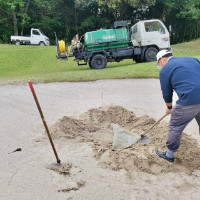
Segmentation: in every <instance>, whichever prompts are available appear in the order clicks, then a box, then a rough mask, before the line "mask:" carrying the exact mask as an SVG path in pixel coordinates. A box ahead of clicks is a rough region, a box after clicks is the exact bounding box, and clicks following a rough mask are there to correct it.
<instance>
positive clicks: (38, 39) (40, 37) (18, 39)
mask: <svg viewBox="0 0 200 200" xmlns="http://www.w3.org/2000/svg"><path fill="white" fill-rule="evenodd" d="M10 38H11V42H14V43H15V44H16V45H21V44H34V45H40V46H45V45H49V44H50V43H49V38H48V37H47V36H46V35H45V34H44V33H43V32H42V31H41V30H39V29H34V28H32V29H31V36H29V37H25V36H11V37H10Z"/></svg>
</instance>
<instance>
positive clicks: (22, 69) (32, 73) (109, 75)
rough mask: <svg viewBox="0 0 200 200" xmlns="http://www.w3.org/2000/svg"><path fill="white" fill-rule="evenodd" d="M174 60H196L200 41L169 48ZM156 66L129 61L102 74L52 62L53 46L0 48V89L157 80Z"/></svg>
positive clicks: (113, 64)
mask: <svg viewBox="0 0 200 200" xmlns="http://www.w3.org/2000/svg"><path fill="white" fill-rule="evenodd" d="M172 50H173V53H174V56H178V57H179V56H193V57H196V58H198V59H200V40H196V41H191V42H188V43H182V44H178V45H172ZM155 65H156V62H151V63H140V64H136V63H135V62H133V61H132V60H131V59H127V60H124V61H122V62H120V63H116V62H113V63H108V65H107V67H106V68H105V69H103V70H92V69H90V68H89V66H88V65H83V66H78V65H77V63H76V62H75V61H73V58H70V59H69V60H68V61H66V60H58V59H56V47H55V46H47V47H40V46H29V45H26V46H16V45H0V85H3V84H15V83H25V82H27V80H29V79H31V80H32V81H33V82H34V83H38V82H56V81H59V82H61V81H93V80H100V79H121V78H158V76H159V72H158V70H157V69H156V68H155Z"/></svg>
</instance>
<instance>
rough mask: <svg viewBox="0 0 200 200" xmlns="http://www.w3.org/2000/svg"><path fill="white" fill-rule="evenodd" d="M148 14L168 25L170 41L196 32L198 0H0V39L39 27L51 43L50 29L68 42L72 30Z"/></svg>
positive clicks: (199, 23)
mask: <svg viewBox="0 0 200 200" xmlns="http://www.w3.org/2000/svg"><path fill="white" fill-rule="evenodd" d="M152 18H156V19H157V18H158V19H161V20H162V21H163V22H164V23H165V24H166V25H167V26H169V25H172V29H173V33H172V37H171V41H172V43H178V42H182V41H188V40H191V39H194V38H198V37H199V36H200V1H199V0H189V1H188V0H142V1H141V0H6V1H5V0H0V43H10V36H11V35H13V34H19V35H20V34H24V35H29V34H30V29H31V28H40V29H42V31H43V32H44V33H45V34H46V35H47V36H48V37H49V38H50V42H51V44H55V38H54V32H56V33H57V35H58V38H59V39H64V40H65V41H66V42H67V43H70V42H71V39H72V38H73V37H74V35H75V34H76V33H78V34H79V35H80V36H81V35H83V34H84V33H85V32H87V31H92V30H97V29H99V28H109V27H110V26H111V25H112V24H113V22H114V21H116V20H131V22H132V24H134V23H135V22H137V21H139V20H143V19H152ZM14 20H15V21H14Z"/></svg>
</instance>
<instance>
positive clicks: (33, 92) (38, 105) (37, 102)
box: [28, 81, 61, 163]
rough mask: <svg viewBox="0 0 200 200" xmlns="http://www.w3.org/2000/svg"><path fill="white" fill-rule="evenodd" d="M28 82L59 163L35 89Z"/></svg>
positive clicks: (29, 82)
mask: <svg viewBox="0 0 200 200" xmlns="http://www.w3.org/2000/svg"><path fill="white" fill-rule="evenodd" d="M28 84H29V87H30V89H31V92H32V94H33V97H34V99H35V103H36V105H37V108H38V111H39V113H40V116H41V119H42V121H43V124H44V127H45V129H46V132H47V135H48V138H49V141H50V143H51V146H52V149H53V151H54V154H55V156H56V159H57V163H60V162H61V161H60V159H59V158H58V154H57V151H56V148H55V146H54V143H53V140H52V138H51V134H50V132H49V128H48V126H47V124H46V121H45V119H44V115H43V113H42V109H41V107H40V104H39V101H38V99H37V96H36V94H35V90H34V88H33V85H32V82H31V81H28Z"/></svg>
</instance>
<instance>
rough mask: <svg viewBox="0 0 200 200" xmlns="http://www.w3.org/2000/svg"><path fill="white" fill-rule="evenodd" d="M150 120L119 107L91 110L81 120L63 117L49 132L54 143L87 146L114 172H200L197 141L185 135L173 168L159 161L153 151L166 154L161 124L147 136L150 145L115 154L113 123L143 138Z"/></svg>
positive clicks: (163, 128) (142, 145) (138, 146)
mask: <svg viewBox="0 0 200 200" xmlns="http://www.w3.org/2000/svg"><path fill="white" fill-rule="evenodd" d="M154 122H155V121H154V119H152V118H150V117H149V116H146V115H144V116H141V117H136V116H135V115H134V113H133V112H131V111H128V110H126V109H125V108H123V107H120V106H113V107H100V108H98V109H90V110H89V111H88V112H86V113H84V114H82V115H81V116H80V117H79V118H78V119H75V118H73V117H67V116H66V117H63V118H62V119H60V120H59V121H58V122H57V123H56V124H54V125H53V126H52V127H51V128H50V130H51V133H52V136H53V138H54V139H57V140H59V139H63V138H66V139H68V140H69V139H70V140H73V141H74V142H87V143H89V144H90V145H91V147H92V149H93V150H94V156H95V157H96V159H98V161H99V165H100V166H101V167H103V168H109V169H112V170H120V169H125V170H127V171H133V170H139V171H143V172H147V173H152V174H159V173H162V172H180V171H181V172H185V173H189V174H190V173H192V172H193V171H194V170H195V169H199V170H200V162H199V160H200V148H199V147H198V144H197V142H196V140H194V139H192V138H190V137H189V136H188V135H186V134H185V133H183V135H182V142H181V147H180V148H179V150H178V152H177V154H176V157H175V162H174V164H169V163H167V162H166V161H164V160H162V159H160V158H158V157H157V156H156V155H155V154H154V149H155V148H158V149H161V150H166V145H165V144H166V140H167V130H168V125H167V124H166V123H164V122H161V123H160V124H159V125H157V126H156V127H154V128H153V130H151V131H150V132H149V133H148V134H147V135H148V137H150V138H151V142H150V143H149V144H141V143H140V142H137V143H136V144H133V145H132V146H131V147H130V148H127V149H123V150H116V151H113V150H112V141H113V128H112V126H111V123H116V124H119V125H120V126H121V127H122V128H124V129H125V130H127V131H130V132H134V133H137V134H142V133H143V132H144V131H145V130H147V129H148V128H149V127H150V126H151V125H152V124H153V123H154Z"/></svg>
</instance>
